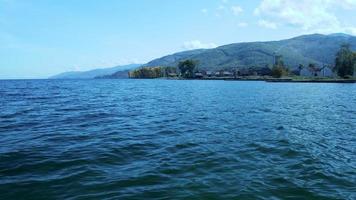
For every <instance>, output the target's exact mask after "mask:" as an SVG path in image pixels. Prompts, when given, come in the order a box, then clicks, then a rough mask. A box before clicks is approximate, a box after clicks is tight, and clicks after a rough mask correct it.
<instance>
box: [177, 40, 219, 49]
mask: <svg viewBox="0 0 356 200" xmlns="http://www.w3.org/2000/svg"><path fill="white" fill-rule="evenodd" d="M216 47H217V45H216V44H214V43H202V42H201V41H199V40H192V41H188V42H184V44H183V49H185V50H192V49H211V48H216Z"/></svg>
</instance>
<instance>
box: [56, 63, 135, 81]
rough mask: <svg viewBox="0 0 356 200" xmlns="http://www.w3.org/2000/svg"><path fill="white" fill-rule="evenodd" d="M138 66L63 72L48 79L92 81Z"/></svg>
mask: <svg viewBox="0 0 356 200" xmlns="http://www.w3.org/2000/svg"><path fill="white" fill-rule="evenodd" d="M139 66H141V64H130V65H123V66H116V67H112V68H104V69H94V70H90V71H82V72H79V71H78V72H64V73H61V74H58V75H55V76H52V77H50V78H51V79H92V78H96V77H101V76H106V75H111V74H114V73H116V72H121V71H128V70H132V69H135V68H137V67H139ZM126 74H127V73H126ZM126 78H127V77H126Z"/></svg>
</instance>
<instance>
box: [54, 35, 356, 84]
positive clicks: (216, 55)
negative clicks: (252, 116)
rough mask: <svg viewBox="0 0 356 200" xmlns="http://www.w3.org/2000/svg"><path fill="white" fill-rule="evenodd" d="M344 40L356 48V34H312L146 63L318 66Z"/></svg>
mask: <svg viewBox="0 0 356 200" xmlns="http://www.w3.org/2000/svg"><path fill="white" fill-rule="evenodd" d="M345 43H348V44H350V46H351V48H352V49H353V50H356V37H355V36H352V35H347V34H343V33H336V34H330V35H322V34H313V35H303V36H299V37H295V38H291V39H287V40H280V41H270V42H248V43H235V44H229V45H224V46H220V47H217V48H214V49H197V50H191V51H184V52H179V53H175V54H172V55H168V56H164V57H161V58H158V59H155V60H152V61H150V62H148V63H147V64H144V65H143V66H149V67H153V66H171V67H176V66H177V65H178V63H179V62H180V61H182V60H186V59H192V60H195V61H198V68H199V70H210V71H217V70H230V69H233V68H239V69H241V68H254V69H261V68H266V67H269V68H271V67H272V64H273V61H274V55H282V56H283V61H284V63H285V64H286V65H287V66H288V67H289V68H291V69H295V68H297V67H298V66H299V65H300V64H302V65H305V66H307V65H309V64H310V63H313V64H316V65H317V66H323V65H327V66H333V65H334V62H335V55H336V53H337V51H338V50H339V48H340V46H341V45H342V44H345ZM140 66H141V65H139V64H133V65H127V66H119V67H114V68H108V69H98V70H92V71H88V72H66V73H62V74H59V75H56V76H53V77H52V78H57V79H58V78H82V79H87V78H95V77H104V78H105V77H109V78H110V77H111V78H125V76H124V73H122V72H123V71H126V70H132V69H135V68H137V67H140ZM117 72H121V73H117ZM115 73H116V74H115ZM125 73H126V72H125ZM110 75H112V76H110Z"/></svg>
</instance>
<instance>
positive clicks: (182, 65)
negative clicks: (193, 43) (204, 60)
mask: <svg viewBox="0 0 356 200" xmlns="http://www.w3.org/2000/svg"><path fill="white" fill-rule="evenodd" d="M195 67H196V62H195V61H193V60H185V61H181V62H179V64H178V68H179V70H180V72H181V74H182V76H183V77H184V78H193V77H194V69H195Z"/></svg>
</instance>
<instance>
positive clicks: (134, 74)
mask: <svg viewBox="0 0 356 200" xmlns="http://www.w3.org/2000/svg"><path fill="white" fill-rule="evenodd" d="M196 65H197V62H196V61H194V60H184V61H181V62H179V64H178V69H177V67H160V66H157V67H141V68H139V69H136V70H133V71H130V72H129V77H130V78H148V79H152V78H162V77H170V76H181V77H183V78H194V72H195V71H196Z"/></svg>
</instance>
